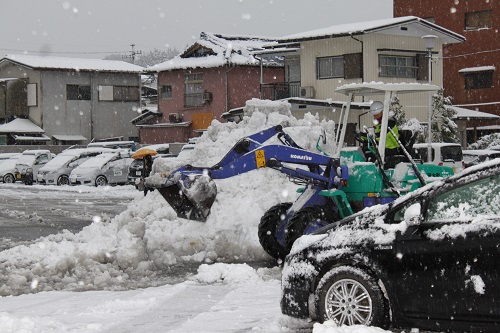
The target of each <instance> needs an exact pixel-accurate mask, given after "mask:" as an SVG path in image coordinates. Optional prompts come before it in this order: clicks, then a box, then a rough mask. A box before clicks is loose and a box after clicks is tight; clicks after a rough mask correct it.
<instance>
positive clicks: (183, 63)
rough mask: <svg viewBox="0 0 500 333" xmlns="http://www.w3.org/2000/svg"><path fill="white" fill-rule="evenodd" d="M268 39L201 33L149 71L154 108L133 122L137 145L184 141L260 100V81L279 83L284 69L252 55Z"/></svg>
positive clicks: (270, 40) (278, 63)
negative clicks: (152, 75) (154, 88)
mask: <svg viewBox="0 0 500 333" xmlns="http://www.w3.org/2000/svg"><path fill="white" fill-rule="evenodd" d="M273 43H276V42H275V40H274V39H272V38H264V37H255V36H226V35H220V34H211V33H201V35H200V39H199V40H197V41H196V42H195V43H193V44H192V45H190V46H189V47H188V48H187V49H186V50H185V51H184V52H183V53H182V54H180V55H179V56H177V57H175V58H173V59H171V60H168V61H166V62H163V63H160V64H157V65H155V66H152V67H149V68H148V71H151V72H156V73H157V74H158V110H147V111H146V112H145V113H144V114H142V115H141V116H139V117H137V118H136V119H135V120H134V121H133V123H134V124H135V125H136V126H137V127H138V128H139V129H140V138H141V143H148V144H154V143H164V142H166V143H171V142H187V140H188V139H189V138H191V137H196V136H199V135H200V133H201V132H203V131H204V130H206V129H207V127H208V126H209V125H210V124H211V122H212V121H213V120H214V119H217V120H222V118H221V115H222V114H223V113H225V112H227V111H228V110H230V109H232V108H235V107H240V106H242V105H245V102H246V101H247V100H250V99H252V98H259V97H260V85H261V83H272V82H283V80H284V77H283V65H282V63H281V62H280V61H278V60H277V59H276V58H275V57H273V58H271V59H269V58H266V59H260V58H258V57H257V56H255V55H254V51H257V50H262V48H263V46H264V45H266V44H273Z"/></svg>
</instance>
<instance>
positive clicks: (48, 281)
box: [0, 101, 385, 333]
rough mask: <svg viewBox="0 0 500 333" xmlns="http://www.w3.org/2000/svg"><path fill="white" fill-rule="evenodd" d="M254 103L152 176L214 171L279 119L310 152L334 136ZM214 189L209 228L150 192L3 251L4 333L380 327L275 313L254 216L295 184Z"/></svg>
mask: <svg viewBox="0 0 500 333" xmlns="http://www.w3.org/2000/svg"><path fill="white" fill-rule="evenodd" d="M255 103H256V104H255V105H254V107H255V110H254V112H253V114H252V115H251V116H250V117H246V118H245V119H244V121H242V122H241V123H239V124H235V123H224V124H222V123H219V122H218V121H215V120H214V121H213V123H212V126H211V127H210V128H209V130H208V131H207V132H206V133H205V134H204V135H203V136H202V138H201V139H200V141H199V142H198V143H197V144H196V148H195V149H194V150H192V151H187V152H186V153H183V154H182V155H181V156H179V157H178V158H175V159H164V160H160V159H157V160H156V161H155V164H154V166H153V171H154V172H156V174H157V175H158V174H161V173H163V172H167V171H169V170H170V171H171V170H173V169H175V168H177V167H178V166H181V165H184V164H187V163H189V164H192V165H195V166H211V165H214V164H216V163H217V162H218V161H219V160H220V159H221V158H222V157H223V156H224V155H225V154H226V153H227V151H228V150H229V149H230V148H231V147H232V146H233V145H234V144H235V143H236V142H237V140H239V139H240V138H242V137H244V136H247V135H251V134H254V133H256V132H258V131H260V130H263V129H266V128H269V127H270V126H274V125H278V124H284V125H285V127H286V128H285V131H286V132H287V133H289V134H290V135H291V136H292V138H293V139H294V140H296V141H297V143H298V144H299V145H301V146H302V147H304V148H306V149H309V150H313V151H314V150H315V149H316V148H315V147H316V142H317V139H318V137H319V135H320V134H321V132H322V130H325V131H326V133H327V136H328V137H329V138H330V139H331V138H332V134H333V128H334V123H333V122H331V121H328V122H324V121H323V122H322V121H319V120H318V119H316V118H315V117H313V116H306V117H305V119H303V120H297V119H295V118H293V117H291V116H289V115H288V114H287V111H286V110H287V106H286V105H281V107H282V109H283V112H281V113H268V112H267V111H266V107H267V106H266V105H265V104H261V105H260V104H258V102H257V101H255ZM274 103H278V102H274ZM275 106H276V105H275ZM271 142H272V140H271ZM323 149H324V150H325V151H326V152H328V147H323ZM216 184H217V188H218V194H217V200H216V201H215V203H214V205H213V206H212V212H211V214H210V215H209V217H208V219H207V221H206V222H195V221H188V220H185V219H181V218H178V217H177V216H176V214H175V212H174V211H173V210H172V208H171V207H170V206H169V205H168V204H167V203H166V201H165V200H164V199H163V197H161V195H160V194H159V193H158V191H153V192H149V193H148V194H147V196H146V197H143V196H142V194H141V195H138V196H136V197H135V198H134V199H133V201H132V202H131V203H130V204H129V206H128V208H127V209H126V210H125V211H124V212H123V213H121V214H119V215H117V216H116V217H114V218H112V219H111V220H109V221H103V220H101V219H99V218H94V221H93V223H92V224H91V225H89V226H87V227H85V228H84V229H83V230H82V231H81V232H79V233H76V234H73V233H70V232H63V233H60V234H57V235H52V236H49V237H45V238H42V239H39V240H37V241H36V242H35V243H33V244H30V245H26V246H24V245H22V246H17V247H14V248H11V249H8V250H5V251H2V252H0V272H1V274H0V296H1V297H0V332H16V333H19V332H145V331H148V332H246V331H260V332H301V331H304V332H310V331H311V330H313V331H314V332H321V333H327V332H328V333H332V332H334V333H374V332H385V331H382V330H380V329H378V328H368V327H350V328H346V327H342V328H335V327H333V326H334V325H333V324H332V323H325V324H323V325H319V324H315V325H314V328H313V325H312V324H311V323H308V322H305V321H301V320H295V319H292V318H289V317H285V316H283V315H281V312H280V308H279V300H280V279H281V271H280V268H279V266H278V265H276V266H275V267H271V268H265V267H261V268H253V267H252V266H251V263H252V262H265V261H269V260H270V257H269V256H268V255H267V254H266V253H265V252H264V250H263V249H262V248H261V246H260V244H259V241H258V237H257V226H258V223H259V221H260V217H261V216H262V215H263V214H264V213H265V211H266V210H267V209H269V208H270V207H271V206H273V205H275V204H278V203H280V202H285V201H293V200H294V199H295V195H296V194H295V191H296V189H297V185H295V184H293V183H291V182H290V181H289V180H288V178H287V177H286V176H284V175H282V174H280V173H279V172H277V171H275V170H270V169H260V170H255V171H251V172H248V173H246V174H243V175H239V176H236V177H233V178H230V179H226V180H218V181H216ZM50 190H53V189H49V188H47V190H46V192H45V191H43V190H42V192H41V197H43V196H44V195H48V192H49V191H50ZM98 190H99V189H96V191H98ZM111 192H113V193H114V191H110V192H109V193H111ZM113 195H114V194H113ZM247 263H248V264H247ZM183 265H195V266H196V267H198V268H197V271H196V272H195V273H194V274H188V276H187V278H184V280H183V281H181V282H172V281H170V283H167V284H162V283H159V281H162V280H161V279H158V276H159V275H161V274H166V273H165V272H168V271H169V270H173V271H175V269H174V268H175V267H177V266H183Z"/></svg>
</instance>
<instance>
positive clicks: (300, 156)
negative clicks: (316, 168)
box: [290, 154, 312, 161]
mask: <svg viewBox="0 0 500 333" xmlns="http://www.w3.org/2000/svg"><path fill="white" fill-rule="evenodd" d="M290 157H291V158H296V159H298V160H304V161H311V160H312V157H311V156H307V155H295V154H291V155H290Z"/></svg>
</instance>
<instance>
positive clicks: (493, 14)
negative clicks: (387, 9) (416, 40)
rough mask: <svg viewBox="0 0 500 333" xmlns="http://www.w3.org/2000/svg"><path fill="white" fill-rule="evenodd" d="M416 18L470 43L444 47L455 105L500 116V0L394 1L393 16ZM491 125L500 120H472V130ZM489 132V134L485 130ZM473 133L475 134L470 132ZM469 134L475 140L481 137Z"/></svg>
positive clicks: (447, 85) (449, 92)
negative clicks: (437, 25) (499, 68)
mask: <svg viewBox="0 0 500 333" xmlns="http://www.w3.org/2000/svg"><path fill="white" fill-rule="evenodd" d="M404 15H416V16H420V17H422V18H425V19H426V20H428V21H430V22H434V23H436V24H439V25H440V26H442V27H445V28H447V29H450V30H453V31H456V32H459V33H460V34H462V35H463V36H464V37H465V38H466V39H467V40H466V41H465V42H464V43H460V44H455V45H451V46H449V47H446V48H444V52H443V54H442V58H441V59H439V61H442V62H443V68H444V88H445V92H446V94H447V95H448V96H451V97H453V103H454V104H455V105H458V106H461V107H464V108H467V109H473V110H477V111H482V112H487V113H491V114H494V115H499V116H500V97H499V96H500V75H499V73H498V70H497V67H499V64H500V39H498V29H500V3H499V2H498V1H470V0H469V1H468V0H464V1H455V2H452V1H433V0H419V1H412V0H394V16H396V17H397V16H404ZM495 124H496V125H497V126H491V128H492V129H493V130H495V129H496V130H497V131H498V130H499V129H500V126H499V125H500V122H499V121H492V122H489V123H487V122H484V121H483V122H480V121H478V120H474V121H469V122H468V126H469V127H473V128H476V127H482V126H485V125H495ZM486 132H487V131H486ZM471 134H472V133H471ZM473 134H474V135H470V136H469V138H468V141H470V142H471V141H475V138H477V136H478V134H477V133H473Z"/></svg>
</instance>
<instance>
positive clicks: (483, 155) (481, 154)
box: [463, 149, 500, 168]
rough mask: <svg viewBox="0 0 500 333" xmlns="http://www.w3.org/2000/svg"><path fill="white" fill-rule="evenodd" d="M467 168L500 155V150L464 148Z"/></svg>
mask: <svg viewBox="0 0 500 333" xmlns="http://www.w3.org/2000/svg"><path fill="white" fill-rule="evenodd" d="M463 154H464V166H465V167H466V168H468V167H471V166H473V165H477V164H479V163H483V162H486V161H489V160H492V159H495V158H499V157H500V151H498V150H492V149H478V150H464V151H463Z"/></svg>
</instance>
